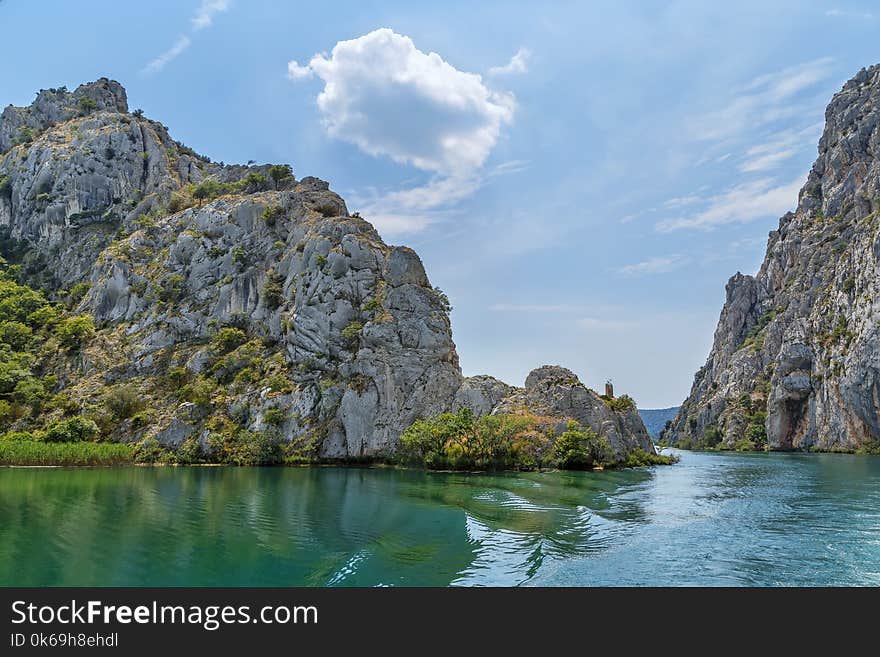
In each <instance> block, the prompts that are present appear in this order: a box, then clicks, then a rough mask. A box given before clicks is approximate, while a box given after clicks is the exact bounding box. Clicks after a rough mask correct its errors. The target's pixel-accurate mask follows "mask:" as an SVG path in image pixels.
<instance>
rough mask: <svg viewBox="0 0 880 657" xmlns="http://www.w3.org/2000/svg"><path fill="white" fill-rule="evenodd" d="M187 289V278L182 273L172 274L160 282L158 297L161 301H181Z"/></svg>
mask: <svg viewBox="0 0 880 657" xmlns="http://www.w3.org/2000/svg"><path fill="white" fill-rule="evenodd" d="M185 291H186V278H184V276H183V275H182V274H170V275H169V276H166V277H165V279H164V280H163V281H162V282H161V283H160V286H159V290H158V297H159V300H160V301H164V302H165V303H172V302H174V301H179V300H180V299H181V298H182V297H183V294H184V292H185Z"/></svg>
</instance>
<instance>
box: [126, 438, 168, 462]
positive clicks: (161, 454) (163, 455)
mask: <svg viewBox="0 0 880 657" xmlns="http://www.w3.org/2000/svg"><path fill="white" fill-rule="evenodd" d="M132 458H133V460H134V461H135V463H160V462H162V461H164V460H166V459H167V458H168V450H166V449H165V448H164V447H162V446H161V445H160V444H159V441H158V440H156V439H155V438H147V439H146V440H143V441H141V442H139V443H138V444H137V445H135V447H134V449H133V450H132Z"/></svg>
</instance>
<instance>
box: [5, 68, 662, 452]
mask: <svg viewBox="0 0 880 657" xmlns="http://www.w3.org/2000/svg"><path fill="white" fill-rule="evenodd" d="M0 226H2V236H0V237H2V239H0V242H2V247H3V256H4V258H6V260H7V261H9V262H11V263H16V265H17V266H16V269H15V277H16V278H17V280H18V281H20V282H23V283H27V284H28V285H30V286H32V287H38V288H41V289H42V290H43V291H44V294H45V295H46V296H47V297H48V298H49V299H50V300H52V301H54V302H56V303H58V304H59V307H62V306H63V307H64V308H66V311H65V312H67V313H68V314H70V315H71V316H72V317H74V318H80V319H82V320H83V321H84V322H86V320H88V321H87V322H86V323H88V322H92V321H93V322H94V326H95V330H94V331H93V332H91V331H83V335H84V336H87V339H83V340H81V341H80V342H78V343H77V345H76V348H75V349H74V348H68V349H67V350H65V349H62V348H60V347H59V345H58V344H57V343H53V342H52V340H53V339H55V338H51V339H47V341H46V346H45V348H44V349H43V350H42V351H41V352H40V353H39V355H38V358H37V360H36V361H35V362H33V363H31V365H30V366H29V367H31V368H32V369H33V371H34V374H35V375H36V376H38V377H41V381H42V383H40V385H41V386H44V387H45V389H46V394H45V395H44V396H43V397H42V398H41V399H40V400H39V404H38V405H34V404H35V402H34V403H30V402H28V403H25V402H24V401H22V399H21V398H18V397H15V394H14V390H12V389H10V390H9V391H7V392H6V393H3V392H2V390H0V402H4V401H8V404H9V405H10V408H11V409H14V412H13V411H12V410H11V411H10V412H9V413H8V414H7V415H6V416H4V419H0V421H2V423H3V425H4V427H3V430H4V431H9V430H15V431H27V430H31V429H34V428H39V426H41V425H42V424H45V422H47V421H49V420H51V419H53V418H61V417H67V416H71V415H77V414H80V415H85V416H87V417H89V418H91V419H93V420H94V421H95V422H96V424H97V425H98V426H99V427H100V430H101V432H102V435H104V437H105V438H106V439H110V440H117V441H125V442H133V441H137V442H144V441H154V444H159V445H161V446H164V447H168V448H173V449H177V448H181V447H186V448H187V449H193V448H195V449H199V450H203V451H206V452H210V451H211V450H217V449H223V447H222V445H221V444H220V443H218V442H217V441H216V440H213V439H214V438H216V437H217V436H221V437H222V436H227V437H230V436H235V435H237V432H241V431H245V432H249V434H251V435H257V434H263V433H268V432H271V433H272V434H273V435H275V436H278V437H280V439H281V440H282V441H283V442H284V443H285V444H286V445H287V453H288V455H292V456H296V457H301V458H303V459H314V458H325V459H334V458H376V457H382V456H387V455H389V454H391V453H393V451H394V449H395V447H396V445H397V441H398V439H399V436H400V434H401V433H402V432H403V430H404V429H406V428H407V427H408V426H409V425H410V424H411V423H412V422H413V421H414V420H415V419H417V418H419V417H425V416H429V415H434V414H437V413H440V412H443V411H447V410H452V409H455V408H459V407H462V406H467V407H469V408H472V409H473V410H474V411H475V412H476V413H477V414H487V413H493V412H500V411H501V410H504V409H509V410H515V409H520V408H522V409H527V408H528V409H535V410H540V412H541V413H542V414H547V415H550V414H552V415H553V416H554V417H558V418H559V420H560V426H563V422H564V421H567V420H568V419H574V420H577V421H578V422H580V423H582V424H584V425H586V426H591V427H594V428H595V429H596V430H597V431H599V432H600V433H601V434H602V435H606V436H607V437H608V438H609V441H610V443H611V444H612V446H613V448H614V449H615V451H616V452H617V453H618V454H619V455H625V454H626V453H627V452H628V451H630V450H632V449H634V448H636V447H638V448H641V449H644V450H647V451H653V446H652V443H651V440H650V437H649V436H648V434H647V432H646V431H645V429H644V425H643V424H642V423H641V420H640V419H639V418H638V414H637V413H636V412H635V409H634V407H633V408H630V407H629V406H628V405H627V404H626V403H620V402H619V400H604V401H603V400H602V399H601V398H600V397H599V396H598V395H597V394H596V393H593V392H592V391H588V390H587V389H586V388H585V387H584V386H583V385H582V384H580V382H579V381H577V378H576V377H574V375H573V374H571V373H570V372H568V371H567V370H562V369H560V368H556V369H553V368H550V369H542V370H538V371H536V372H538V373H537V374H536V373H533V374H532V375H530V377H529V380H528V381H527V382H526V387H525V388H524V389H517V388H513V387H511V386H508V385H506V384H504V383H502V382H500V381H497V380H496V379H493V378H492V377H473V378H465V377H463V376H462V374H461V370H460V368H459V364H458V355H457V353H456V350H455V344H454V343H453V340H452V334H451V328H450V321H449V315H448V311H449V306H448V300H447V299H446V297H445V295H444V294H443V293H442V292H440V291H439V290H437V289H435V288H433V287H432V286H431V284H430V283H429V281H428V277H427V276H426V274H425V271H424V268H423V266H422V263H421V261H420V260H419V258H418V256H417V255H416V254H415V253H414V252H413V251H412V250H411V249H408V248H406V247H395V246H389V245H387V244H385V243H384V242H383V241H382V239H381V238H380V237H379V235H378V233H377V232H376V231H375V229H374V228H373V227H372V226H371V225H370V224H369V223H367V222H366V221H365V220H363V219H361V218H360V217H359V216H358V215H357V214H354V215H352V214H350V213H349V211H348V209H347V208H346V205H345V202H344V201H343V200H342V199H341V198H340V197H339V196H338V195H336V194H335V193H334V192H332V191H331V190H330V189H329V186H328V184H327V183H325V182H323V181H320V180H318V179H316V178H303V179H301V180H298V179H296V178H295V177H294V176H293V173H292V170H291V169H290V167H286V166H278V165H275V166H231V165H224V164H222V163H221V164H218V163H214V162H211V161H210V160H209V159H208V158H205V157H202V156H200V155H198V154H196V153H194V152H193V151H192V150H191V149H189V148H187V147H186V146H184V145H182V144H180V143H179V142H176V141H175V140H173V139H172V138H171V137H170V136H169V133H168V130H167V129H166V128H165V127H164V126H163V125H162V124H160V123H157V122H155V121H151V120H149V119H147V118H145V117H144V116H143V115H142V114H141V113H140V112H134V113H130V112H129V111H128V103H127V98H126V94H125V91H124V89H123V88H122V87H121V86H120V85H119V84H118V83H116V82H113V81H110V80H106V79H102V80H99V81H97V82H94V83H91V84H86V85H82V86H81V87H79V88H78V89H76V90H75V91H73V92H69V91H67V90H66V89H63V88H62V89H53V90H48V91H41V92H40V93H39V94H38V96H37V99H36V100H35V101H34V103H33V104H32V105H31V106H30V107H27V108H17V107H8V108H6V109H5V110H4V112H3V114H2V116H0ZM40 326H41V327H45V326H46V324H40ZM24 329H27V330H28V331H30V330H31V329H30V328H28V326H27V325H24ZM24 329H22V330H24ZM40 330H44V328H40ZM0 333H2V331H0ZM47 335H50V334H48V333H47ZM52 335H54V334H52ZM547 372H552V373H555V374H554V375H553V376H552V377H549V378H548V377H546V376H544V374H546V373H547ZM560 372H561V373H562V374H560ZM557 375H558V376H557ZM13 387H14V386H13ZM0 388H2V385H0ZM6 397H8V400H7V399H6ZM29 404H30V405H29ZM0 415H3V413H0Z"/></svg>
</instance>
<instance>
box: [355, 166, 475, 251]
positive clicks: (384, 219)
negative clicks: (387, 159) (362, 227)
mask: <svg viewBox="0 0 880 657" xmlns="http://www.w3.org/2000/svg"><path fill="white" fill-rule="evenodd" d="M482 183H483V180H482V178H481V177H479V176H474V175H469V176H449V177H436V178H434V179H433V180H431V181H430V182H428V183H427V184H425V185H422V186H420V187H412V188H410V189H404V190H400V191H395V192H390V193H387V194H383V195H378V196H376V197H374V198H371V199H361V200H360V204H359V205H360V207H361V210H360V212H361V214H362V215H363V216H364V218H365V219H367V220H368V221H369V222H370V223H372V224H373V225H374V226H375V227H376V229H377V230H378V231H379V232H381V233H382V234H383V235H385V236H386V237H391V236H398V235H408V234H412V233H417V232H419V231H421V230H424V229H425V228H427V227H428V226H430V225H431V224H434V223H437V222H438V221H441V220H442V219H444V218H446V217H448V216H449V214H450V211H451V208H453V207H454V206H455V204H456V203H458V202H459V201H462V200H464V199H465V198H468V197H469V196H471V195H472V194H473V193H474V192H476V191H477V189H479V188H480V186H481V185H482Z"/></svg>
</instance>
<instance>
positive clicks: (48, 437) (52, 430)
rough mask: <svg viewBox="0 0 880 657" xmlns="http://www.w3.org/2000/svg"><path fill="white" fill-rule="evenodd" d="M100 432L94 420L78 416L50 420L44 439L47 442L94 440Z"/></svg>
mask: <svg viewBox="0 0 880 657" xmlns="http://www.w3.org/2000/svg"><path fill="white" fill-rule="evenodd" d="M98 433H99V432H98V425H97V424H95V422H94V420H89V419H87V418H84V417H82V416H78V417H72V418H70V419H69V420H55V421H54V422H50V423H49V426H48V427H46V432H45V433H44V434H43V440H44V441H45V442H47V443H78V442H85V441H91V440H94V439H95V438H97V437H98Z"/></svg>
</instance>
